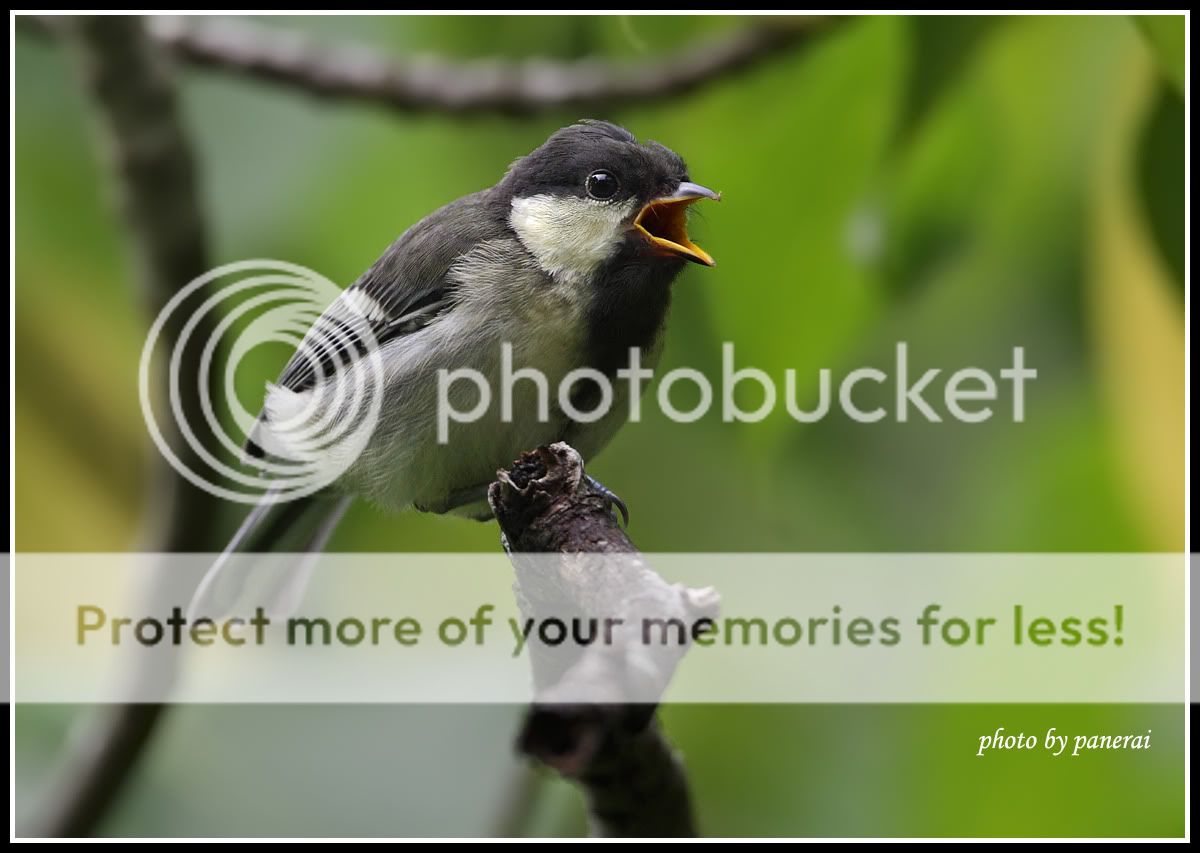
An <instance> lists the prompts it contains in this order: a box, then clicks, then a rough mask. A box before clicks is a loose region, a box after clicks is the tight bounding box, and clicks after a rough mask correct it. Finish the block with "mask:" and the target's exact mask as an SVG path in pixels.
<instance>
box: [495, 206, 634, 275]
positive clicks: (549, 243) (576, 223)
mask: <svg viewBox="0 0 1200 853" xmlns="http://www.w3.org/2000/svg"><path fill="white" fill-rule="evenodd" d="M633 205H634V202H633V200H632V199H630V200H629V201H627V202H623V203H622V204H604V203H603V202H598V201H593V200H591V199H586V198H574V197H559V196H552V195H535V196H530V197H529V198H515V199H513V202H512V213H511V214H510V216H509V220H508V221H509V224H510V225H512V229H513V231H515V232H516V234H517V237H518V238H520V240H521V243H522V244H523V245H524V246H525V248H526V249H528V250H529V252H530V253H531V254H532V255H533V256H534V257H535V258H537V260H538V264H540V265H541V267H542V269H543V270H545V271H546V272H547V273H549V274H550V275H552V276H554V277H555V278H556V279H559V280H561V281H568V282H570V281H577V280H579V279H581V278H585V277H587V276H589V275H591V273H592V271H593V270H595V269H596V267H597V266H598V265H599V264H600V263H602V262H603V261H604V260H606V259H607V258H608V257H609V256H610V255H611V254H612V253H613V251H614V250H615V249H616V248H617V245H618V244H619V243H620V241H621V238H622V237H623V236H624V234H625V231H626V223H627V221H628V219H629V216H630V214H631V213H632V212H633Z"/></svg>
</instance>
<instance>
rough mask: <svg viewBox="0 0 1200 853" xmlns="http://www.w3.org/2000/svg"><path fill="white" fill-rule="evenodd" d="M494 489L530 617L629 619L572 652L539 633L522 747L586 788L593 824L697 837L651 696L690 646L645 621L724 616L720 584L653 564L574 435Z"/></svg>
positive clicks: (528, 459) (609, 829) (531, 457)
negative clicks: (667, 638)
mask: <svg viewBox="0 0 1200 853" xmlns="http://www.w3.org/2000/svg"><path fill="white" fill-rule="evenodd" d="M488 499H489V502H490V503H491V506H492V511H493V512H494V513H495V515H496V520H497V521H498V522H499V523H500V529H501V530H502V531H503V534H504V547H505V550H506V551H507V552H508V553H509V556H510V557H511V559H512V562H513V568H514V569H515V570H516V576H517V583H516V586H515V592H516V595H517V602H518V604H519V605H520V608H521V613H522V616H523V617H524V618H525V619H526V620H534V621H535V622H540V621H541V620H542V619H547V618H554V619H559V620H561V619H562V618H563V614H564V613H575V614H579V616H578V617H576V618H579V619H582V620H598V619H600V618H606V619H607V618H609V617H612V616H615V615H616V614H620V615H621V620H623V621H622V624H620V625H617V626H616V627H615V628H613V629H612V634H611V636H610V637H606V638H605V640H604V641H602V642H599V643H597V644H595V645H587V646H586V647H585V649H584V651H583V653H582V654H579V655H577V656H570V657H567V658H565V659H564V656H563V655H561V654H554V653H552V652H551V651H549V650H547V649H546V648H545V647H540V646H539V645H537V644H536V643H534V642H533V641H531V645H530V659H531V661H532V664H533V680H534V688H535V690H536V696H537V700H536V702H535V704H534V705H533V707H532V708H531V709H530V711H529V713H528V715H527V716H526V719H525V723H524V725H523V726H522V729H521V733H520V736H519V737H518V744H519V746H520V749H521V751H522V752H523V753H525V754H526V755H529V756H532V757H533V758H536V759H538V760H539V761H541V762H542V763H544V764H546V765H547V766H549V767H552V768H554V769H555V770H557V771H558V772H559V773H561V774H562V775H563V776H565V777H566V778H568V779H572V780H574V781H575V782H577V783H578V784H579V785H580V787H582V788H583V791H584V793H585V795H586V797H587V802H588V814H589V822H590V823H591V826H592V832H593V834H594V835H600V836H604V837H664V836H669V837H685V836H687V837H690V836H694V835H695V834H696V824H695V820H694V819H693V816H692V806H691V796H690V794H689V791H688V781H687V775H686V772H685V770H684V767H683V762H682V761H681V760H680V759H679V756H678V755H677V754H676V753H675V750H674V749H673V748H672V747H671V745H670V743H668V741H667V739H666V738H665V737H664V736H663V734H662V732H661V730H660V729H659V726H658V720H657V718H656V716H655V710H656V707H657V706H656V705H654V704H647V703H646V702H645V697H646V696H648V695H653V696H661V695H662V694H663V692H664V691H665V690H666V688H667V685H668V684H669V683H670V681H671V678H672V676H673V675H674V673H675V668H676V666H677V665H678V663H679V661H680V660H681V659H682V657H683V654H684V653H685V652H686V651H687V646H686V645H683V644H674V643H664V644H663V645H662V646H658V647H651V646H650V645H649V644H648V643H647V642H646V641H645V638H644V637H643V636H642V631H643V630H644V627H643V626H644V625H646V624H648V622H647V620H664V622H665V623H668V624H679V625H687V626H692V625H695V624H697V622H698V621H699V620H702V619H706V618H708V619H711V618H713V617H715V616H716V613H717V607H718V604H719V597H718V596H717V594H716V592H715V591H714V590H712V589H688V588H686V587H683V586H681V585H679V584H670V583H667V582H666V581H665V580H663V579H662V577H660V576H659V575H658V574H657V573H655V571H654V570H653V569H651V568H650V567H649V566H648V565H647V564H646V562H645V561H644V560H643V558H642V557H641V555H640V554H639V553H638V550H637V548H636V547H635V546H634V544H633V542H631V541H630V539H629V537H628V536H626V535H625V531H624V530H622V529H621V527H620V526H619V525H618V524H617V521H616V519H615V518H614V516H613V513H612V510H611V509H610V507H609V504H608V500H607V499H606V498H604V497H602V496H601V495H599V494H598V493H597V492H595V491H594V490H593V489H592V487H591V486H590V485H589V483H588V481H587V479H586V478H585V477H584V471H583V460H582V458H581V457H580V456H579V454H578V453H577V452H576V451H575V450H574V449H573V448H571V447H570V446H569V445H567V444H563V443H558V444H553V445H551V446H549V447H540V448H538V449H537V450H535V451H532V452H530V453H526V454H524V455H522V456H521V458H520V459H518V460H517V461H516V462H515V463H514V464H513V465H512V466H511V467H510V468H509V469H508V470H506V471H501V472H500V474H499V479H498V481H497V482H495V483H493V484H492V486H491V488H490V490H489V494H488ZM547 553H549V554H559V555H561V557H560V562H559V563H558V569H559V570H558V571H552V570H551V569H552V568H553V567H554V565H555V564H554V562H553V561H550V562H549V563H547V561H546V560H545V559H541V560H539V559H537V558H536V557H534V556H532V555H539V554H547ZM613 555H620V556H619V557H614V556H613ZM689 630H690V629H689ZM539 649H541V651H540V653H539ZM580 697H587V699H588V701H586V702H584V701H581V699H580ZM634 701H638V702H639V703H638V704H631V703H632V702H634ZM514 823H515V821H514Z"/></svg>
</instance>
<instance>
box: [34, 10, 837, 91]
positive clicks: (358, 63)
mask: <svg viewBox="0 0 1200 853" xmlns="http://www.w3.org/2000/svg"><path fill="white" fill-rule="evenodd" d="M18 20H19V21H20V22H22V23H23V24H24V25H25V26H26V27H27V28H29V29H34V30H39V31H44V32H50V33H57V32H59V31H61V29H62V27H63V23H62V19H59V18H55V17H50V16H22V17H21V18H19V19H18ZM837 20H838V19H836V18H807V19H805V18H778V19H769V20H764V21H762V22H760V23H756V24H753V25H751V26H748V27H746V28H744V29H741V30H738V31H735V32H733V33H730V34H728V35H723V36H720V37H718V38H716V39H713V40H711V41H709V42H706V43H702V44H697V45H694V46H692V47H690V48H688V49H686V50H684V51H681V52H679V53H677V54H675V55H672V56H667V57H665V58H662V59H654V60H648V61H640V62H637V63H633V64H615V63H612V62H609V61H606V60H600V59H589V60H581V61H578V62H552V61H549V60H526V61H524V62H516V63H514V62H502V61H498V60H488V61H481V62H451V61H448V60H444V59H439V58H435V57H426V58H419V59H409V60H397V59H393V58H390V57H387V56H383V55H381V54H379V53H377V52H375V51H373V50H371V49H370V48H368V47H366V46H364V45H349V44H341V45H322V44H318V43H316V42H314V41H311V40H309V39H307V38H305V37H304V36H302V35H300V34H298V33H294V32H289V31H284V30H279V29H272V28H269V27H264V26H262V25H260V24H254V23H250V22H247V21H242V20H232V19H222V18H190V17H156V18H150V19H149V22H148V25H147V26H148V29H149V32H150V34H151V36H152V37H153V38H154V40H155V41H157V42H158V44H159V45H161V46H162V47H163V48H164V49H166V50H169V51H170V52H171V53H172V54H173V55H174V56H176V57H177V58H179V59H182V60H186V61H188V62H191V63H194V64H196V65H199V66H202V67H209V68H215V69H219V70H224V71H229V72H233V73H238V74H242V75H246V76H249V77H254V78H257V79H260V80H266V81H268V82H271V83H277V84H280V85H284V86H288V87H291V88H295V89H300V90H302V91H305V92H307V93H309V94H311V95H317V96H320V97H335V98H345V99H353V100H361V101H367V102H371V103H376V104H380V105H383V106H388V107H391V108H393V109H397V110H400V111H402V112H439V113H452V114H464V113H481V112H495V113H504V114H509V115H527V114H530V113H535V112H544V111H548V110H569V109H576V110H584V111H589V110H598V109H602V108H604V107H609V106H613V105H614V104H621V105H627V104H631V103H637V102H643V101H652V100H660V99H664V98H669V97H673V96H678V95H682V94H685V93H687V92H689V91H691V90H693V89H696V88H698V87H700V86H702V85H705V84H707V83H710V82H712V81H714V80H717V79H719V78H722V77H725V76H728V75H730V74H733V73H735V72H737V71H740V70H743V69H745V68H749V67H750V66H753V65H755V64H757V63H759V62H762V61H764V60H766V59H768V58H770V57H772V56H774V55H776V54H779V53H781V52H784V51H787V50H791V49H794V48H797V47H800V46H802V45H803V44H805V43H806V42H808V41H809V40H810V39H811V38H812V37H813V36H815V35H817V34H818V33H821V32H824V31H825V30H827V29H829V28H830V26H831V25H832V24H833V23H835V22H836V21H837Z"/></svg>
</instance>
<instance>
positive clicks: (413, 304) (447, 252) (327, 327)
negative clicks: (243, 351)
mask: <svg viewBox="0 0 1200 853" xmlns="http://www.w3.org/2000/svg"><path fill="white" fill-rule="evenodd" d="M485 193H486V191H485V192H484V193H475V194H474V195H470V196H466V197H465V198H461V199H459V200H458V201H455V202H452V203H451V204H449V205H447V206H445V207H443V208H441V209H440V210H438V211H437V212H435V213H433V214H431V215H430V216H427V217H426V218H425V219H422V220H421V221H420V222H418V223H417V224H416V225H413V226H412V227H411V228H409V229H408V230H407V231H405V232H404V233H403V234H401V235H400V236H399V237H398V238H397V239H396V241H395V242H394V243H392V245H391V246H389V247H388V249H387V251H385V252H384V253H383V255H382V256H380V258H379V260H377V261H376V262H375V263H374V264H372V265H371V268H370V269H368V270H367V271H366V272H365V273H363V274H362V276H360V277H359V279H358V280H357V281H356V282H354V283H353V284H352V285H350V286H349V287H348V288H346V289H345V290H344V291H342V294H341V296H339V297H338V298H337V299H336V300H335V301H334V302H333V304H331V305H330V306H329V308H327V309H326V310H325V313H324V314H322V315H321V317H320V318H318V319H317V321H316V322H315V323H313V326H312V328H311V329H310V330H309V331H308V333H307V334H306V335H305V337H304V339H303V340H302V341H301V343H300V345H299V346H298V347H297V348H296V352H295V353H294V354H293V355H292V358H291V360H290V361H288V363H287V365H286V366H285V367H284V368H283V372H282V373H281V374H280V376H279V379H278V380H277V381H276V384H277V385H280V386H282V387H284V388H287V389H289V390H291V391H304V390H307V389H308V388H311V387H312V386H313V385H314V384H315V382H316V380H317V378H318V367H320V368H321V369H322V370H324V371H325V375H329V373H330V371H331V370H333V369H336V365H337V364H338V363H342V364H343V365H344V364H345V363H346V362H347V361H349V360H352V359H353V358H355V357H359V356H361V355H362V354H364V353H365V346H366V345H365V343H364V338H366V335H365V330H364V325H365V326H366V327H369V329H370V331H371V333H372V334H373V335H374V338H375V342H376V343H377V344H380V345H382V344H383V343H385V342H387V341H389V340H392V339H394V338H396V337H399V336H401V335H405V334H411V333H412V332H415V331H417V330H418V329H420V328H422V327H424V326H425V325H427V324H428V323H429V322H430V321H432V320H433V319H434V318H435V317H437V316H438V315H439V314H441V313H442V312H443V311H445V310H446V309H447V308H448V307H449V306H450V305H451V304H452V301H453V298H454V292H453V287H452V286H451V285H450V284H448V282H447V280H446V272H447V270H449V268H450V266H451V264H453V263H454V261H455V260H456V259H457V258H458V257H460V256H461V255H463V254H465V253H466V252H468V251H470V250H471V249H472V248H473V247H474V246H475V245H477V244H478V243H479V242H481V241H483V240H488V239H493V238H495V237H498V236H500V235H501V234H502V233H503V230H504V222H503V220H502V219H501V218H500V217H498V216H496V215H495V213H494V211H493V210H491V209H490V207H489V205H488V203H487V197H486V194H485Z"/></svg>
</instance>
